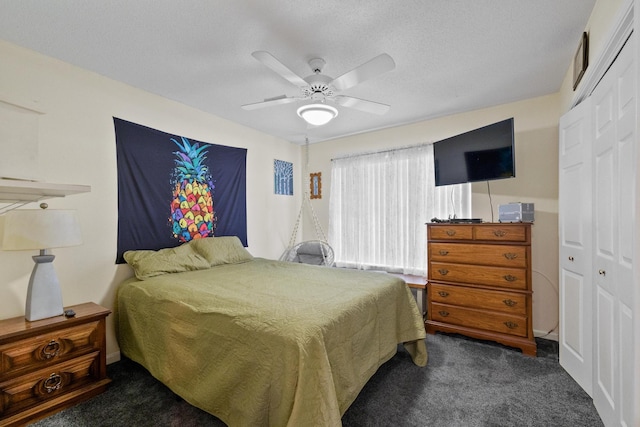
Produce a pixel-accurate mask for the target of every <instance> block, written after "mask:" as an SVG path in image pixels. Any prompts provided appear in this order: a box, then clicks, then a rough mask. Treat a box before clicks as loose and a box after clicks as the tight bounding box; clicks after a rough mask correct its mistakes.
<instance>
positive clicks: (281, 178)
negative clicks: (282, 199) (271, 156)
mask: <svg viewBox="0 0 640 427" xmlns="http://www.w3.org/2000/svg"><path fill="white" fill-rule="evenodd" d="M273 187H274V192H275V193H276V194H284V195H285V196H293V163H291V162H286V161H284V160H274V161H273Z"/></svg>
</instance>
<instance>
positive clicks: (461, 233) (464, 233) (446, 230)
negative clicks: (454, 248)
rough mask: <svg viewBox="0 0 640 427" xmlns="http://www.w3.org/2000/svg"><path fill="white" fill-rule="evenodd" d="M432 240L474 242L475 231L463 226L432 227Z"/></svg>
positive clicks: (430, 235)
mask: <svg viewBox="0 0 640 427" xmlns="http://www.w3.org/2000/svg"><path fill="white" fill-rule="evenodd" d="M429 233H430V234H429V239H430V240H472V239H473V229H472V228H471V227H466V226H463V225H450V224H447V225H431V226H429Z"/></svg>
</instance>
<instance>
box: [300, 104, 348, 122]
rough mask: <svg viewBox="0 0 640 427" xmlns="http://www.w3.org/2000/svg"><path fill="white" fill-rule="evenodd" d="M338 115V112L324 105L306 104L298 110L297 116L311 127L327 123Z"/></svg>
mask: <svg viewBox="0 0 640 427" xmlns="http://www.w3.org/2000/svg"><path fill="white" fill-rule="evenodd" d="M337 115H338V110H337V109H335V108H333V107H332V106H330V105H326V104H308V105H303V106H302V107H300V108H298V116H300V117H302V118H303V119H304V121H306V122H307V123H309V124H310V125H313V126H322V125H326V124H327V123H329V122H330V121H331V120H333V119H334V118H335V117H336V116H337Z"/></svg>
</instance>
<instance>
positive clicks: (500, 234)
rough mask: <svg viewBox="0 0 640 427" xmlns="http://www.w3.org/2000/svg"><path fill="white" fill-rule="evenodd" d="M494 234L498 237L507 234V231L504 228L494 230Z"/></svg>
mask: <svg viewBox="0 0 640 427" xmlns="http://www.w3.org/2000/svg"><path fill="white" fill-rule="evenodd" d="M493 235H494V236H496V237H504V236H506V235H507V232H506V231H504V230H494V231H493Z"/></svg>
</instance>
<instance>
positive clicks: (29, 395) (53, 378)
mask: <svg viewBox="0 0 640 427" xmlns="http://www.w3.org/2000/svg"><path fill="white" fill-rule="evenodd" d="M99 365H100V352H94V353H90V354H87V355H85V356H82V357H78V358H75V359H72V360H69V361H67V362H62V363H59V364H56V365H52V366H49V367H47V368H43V369H40V370H38V371H35V372H32V373H30V374H26V375H23V376H20V377H17V378H14V379H11V380H8V381H5V382H3V383H0V414H1V415H2V416H3V417H6V416H10V415H11V414H14V413H16V412H20V411H24V410H25V409H27V408H29V407H31V406H34V405H37V404H41V403H43V402H44V401H46V400H49V399H56V398H58V397H60V396H62V395H64V394H66V393H68V392H71V391H73V390H76V389H79V388H81V387H83V386H86V385H89V384H91V383H94V382H95V381H96V380H97V379H98V372H99Z"/></svg>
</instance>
